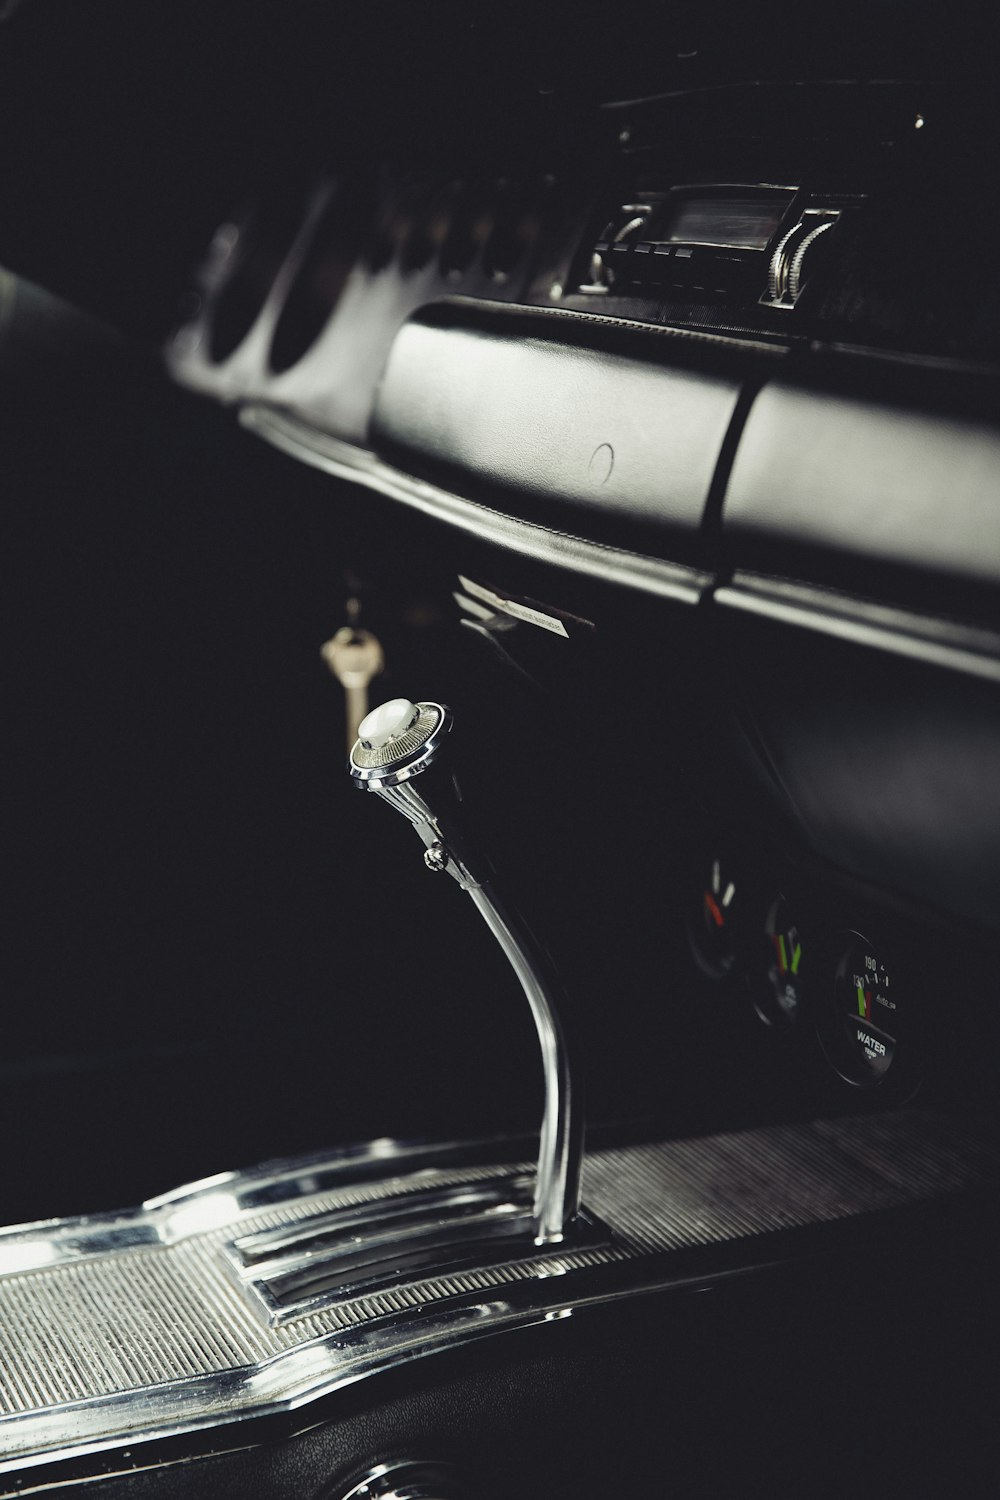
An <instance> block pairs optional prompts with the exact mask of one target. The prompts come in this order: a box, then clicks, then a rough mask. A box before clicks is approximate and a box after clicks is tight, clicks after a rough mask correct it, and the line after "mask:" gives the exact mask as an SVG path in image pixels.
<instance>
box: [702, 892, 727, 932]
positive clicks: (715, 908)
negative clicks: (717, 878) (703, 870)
mask: <svg viewBox="0 0 1000 1500" xmlns="http://www.w3.org/2000/svg"><path fill="white" fill-rule="evenodd" d="M705 905H706V906H707V907H708V909H709V911H710V912H711V913H712V917H713V919H714V921H715V925H716V927H723V926H725V921H726V919H725V917H724V916H723V915H722V913H721V911H720V910H719V904H718V902H717V901H716V900H715V899H714V897H713V896H711V895H710V894H709V892H708V891H706V892H705Z"/></svg>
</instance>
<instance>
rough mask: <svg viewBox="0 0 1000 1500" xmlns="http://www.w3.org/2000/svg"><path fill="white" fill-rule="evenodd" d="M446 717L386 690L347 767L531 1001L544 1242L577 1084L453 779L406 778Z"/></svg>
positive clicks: (564, 1206)
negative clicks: (443, 874)
mask: <svg viewBox="0 0 1000 1500" xmlns="http://www.w3.org/2000/svg"><path fill="white" fill-rule="evenodd" d="M452 723H453V715H452V713H451V710H450V709H448V708H446V707H445V706H444V705H443V704H441V703H411V702H410V701H409V699H406V698H393V699H392V700H391V701H390V702H388V703H383V704H382V705H381V706H380V707H378V708H376V709H374V710H373V711H372V712H371V713H370V714H368V715H367V717H366V718H365V719H363V720H362V722H361V725H360V729H359V734H358V739H357V741H356V742H355V744H354V747H353V749H352V750H351V757H350V772H351V777H352V779H353V781H354V783H355V785H356V786H359V787H362V788H363V789H365V790H367V791H370V792H376V793H377V794H378V796H380V797H381V798H382V800H383V801H385V802H388V803H389V804H390V805H391V806H392V807H395V808H396V809H397V811H399V812H401V813H402V814H403V816H404V817H405V818H407V819H408V821H409V822H410V823H412V824H413V826H414V828H415V829H416V830H417V833H418V834H419V835H420V837H421V839H422V840H423V843H424V845H425V849H424V861H425V863H426V864H427V866H428V868H429V869H432V870H438V871H445V870H446V871H447V872H448V874H449V875H451V876H452V877H453V878H454V879H455V880H457V882H458V884H459V885H460V886H461V887H462V889H463V890H464V891H468V893H469V895H470V896H471V898H472V900H473V902H474V903H475V905H476V906H477V907H478V908H479V911H480V913H481V915H482V917H483V920H484V921H485V922H486V925H487V926H488V927H489V929H490V931H491V932H492V933H493V936H494V937H495V938H496V940H497V942H498V943H499V944H500V947H501V948H502V949H503V951H504V954H505V956H506V958H507V960H508V962H509V963H510V965H511V967H512V969H513V970H514V973H515V974H516V975H517V978H518V981H519V982H520V985H521V988H522V989H523V991H524V993H525V996H526V997H527V1000H528V1004H529V1005H530V1006H531V1014H532V1016H533V1018H534V1022H535V1028H536V1030H537V1032H538V1041H539V1045H540V1047H541V1053H542V1068H543V1072H544V1077H545V1108H544V1112H543V1115H542V1128H541V1140H540V1142H539V1151H538V1172H537V1179H536V1184H535V1198H534V1208H533V1217H534V1229H535V1242H536V1243H537V1244H550V1243H553V1242H558V1241H559V1240H562V1239H563V1238H564V1237H565V1235H566V1232H567V1229H568V1227H569V1225H570V1223H571V1222H572V1220H573V1219H574V1218H575V1216H576V1214H577V1211H578V1209H579V1206H580V1168H581V1161H582V1155H583V1115H582V1110H581V1109H580V1100H579V1098H578V1097H577V1095H578V1086H577V1084H576V1082H575V1081H574V1079H573V1077H572V1069H571V1065H570V1056H569V1048H568V1046H567V1042H566V1037H565V1034H564V1032H563V1028H562V1024H561V1022H560V1019H559V1013H558V1009H557V1006H556V998H555V997H556V991H557V985H556V983H555V981H554V978H553V976H552V975H551V973H550V971H549V970H550V966H549V963H548V960H547V958H546V957H545V955H544V953H543V951H542V949H541V948H540V947H539V946H538V944H537V943H536V942H535V940H534V939H533V938H532V937H531V934H530V933H529V931H528V929H527V927H526V926H525V924H524V922H523V921H522V920H521V918H520V917H519V916H518V914H517V912H516V911H515V910H514V909H513V908H512V907H509V906H505V905H504V903H503V902H502V901H501V900H500V898H499V897H498V896H497V893H496V891H495V890H494V889H493V885H492V882H491V879H490V876H491V873H492V872H491V870H490V866H489V864H488V863H487V861H486V860H485V859H484V858H483V857H482V856H481V855H479V854H478V852H477V851H476V850H474V849H473V848H471V847H470V844H469V840H468V836H467V834H466V832H465V829H464V828H463V826H462V823H461V820H460V818H459V817H458V816H457V813H458V797H457V795H456V794H455V785H454V782H452V783H451V786H450V789H449V788H448V787H447V786H446V787H445V788H444V790H443V795H442V796H440V797H439V796H435V797H434V803H435V805H434V806H432V805H431V803H430V802H428V800H427V798H426V797H425V796H424V795H423V794H422V792H420V791H418V790H417V789H416V787H415V786H414V785H413V784H412V783H413V781H414V780H415V779H416V777H418V776H420V775H422V774H423V773H424V772H425V771H427V770H428V769H429V768H430V767H431V766H432V765H434V764H436V763H438V762H439V757H440V754H441V751H442V748H443V746H444V743H445V741H446V740H447V737H448V734H449V732H450V730H451V727H452ZM430 779H431V780H433V779H434V778H430ZM423 786H424V787H425V788H426V787H427V783H424V784H423Z"/></svg>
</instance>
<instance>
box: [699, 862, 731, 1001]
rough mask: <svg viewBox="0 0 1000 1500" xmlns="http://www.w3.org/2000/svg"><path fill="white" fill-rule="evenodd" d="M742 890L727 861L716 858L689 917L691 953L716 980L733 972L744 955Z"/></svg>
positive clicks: (701, 966)
mask: <svg viewBox="0 0 1000 1500" xmlns="http://www.w3.org/2000/svg"><path fill="white" fill-rule="evenodd" d="M738 890H739V886H738V883H737V879H736V877H735V875H734V873H733V871H732V870H731V869H730V868H729V866H728V865H727V864H726V863H725V861H723V860H722V859H721V858H717V859H713V860H712V861H711V863H710V865H709V867H708V870H707V871H706V878H705V880H704V882H703V885H702V889H701V891H700V892H699V895H698V899H697V902H696V904H695V906H694V910H693V911H690V912H689V915H688V921H687V929H688V937H689V938H690V941H691V951H692V953H693V954H694V957H695V961H696V962H697V964H698V967H699V968H700V969H702V970H703V972H704V973H706V974H708V975H709V976H710V977H711V978H712V979H723V978H725V976H726V975H727V974H729V973H731V971H732V970H733V968H734V967H735V966H736V962H737V959H738V957H739V955H740V950H741V943H740V939H739V925H738V923H739V909H740V908H739V898H738Z"/></svg>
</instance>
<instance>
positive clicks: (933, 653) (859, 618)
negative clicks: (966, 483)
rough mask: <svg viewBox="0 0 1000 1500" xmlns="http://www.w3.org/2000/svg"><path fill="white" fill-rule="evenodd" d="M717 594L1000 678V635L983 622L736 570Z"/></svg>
mask: <svg viewBox="0 0 1000 1500" xmlns="http://www.w3.org/2000/svg"><path fill="white" fill-rule="evenodd" d="M712 597H713V599H714V602H715V603H716V604H718V605H719V606H720V607H721V608H723V609H735V610H741V611H743V612H744V613H746V614H753V615H759V616H761V617H763V618H764V619H767V620H775V621H778V622H780V623H781V624H783V625H793V626H797V627H798V628H799V629H802V630H812V631H817V632H819V633H820V634H821V635H827V636H832V637H833V638H834V639H837V640H843V641H848V642H850V643H851V644H853V645H858V646H869V647H874V648H875V649H877V650H880V651H891V652H893V653H894V654H895V655H897V656H907V657H910V658H912V659H913V660H915V661H920V662H926V663H928V664H929V665H932V666H938V667H944V668H946V669H947V670H949V671H952V672H962V673H965V674H967V675H970V676H973V677H983V678H985V679H986V680H987V681H989V682H1000V635H997V633H996V632H994V631H990V630H985V629H982V628H981V627H977V626H974V625H965V624H962V623H960V622H958V621H953V620H945V619H943V618H941V617H940V616H936V615H920V614H916V613H915V612H914V611H912V610H906V609H902V608H894V607H892V606H890V605H884V604H877V603H873V602H872V601H870V600H865V599H852V598H851V597H850V596H849V595H846V594H840V593H837V592H836V591H835V590H833V589H824V588H822V587H820V586H810V585H808V584H796V583H786V582H784V581H783V580H781V579H771V578H765V577H763V576H762V575H760V574H756V573H744V572H737V573H735V574H734V575H733V580H732V582H731V583H730V584H727V585H725V586H723V587H721V588H717V589H716V590H715V591H714V593H713V595H712Z"/></svg>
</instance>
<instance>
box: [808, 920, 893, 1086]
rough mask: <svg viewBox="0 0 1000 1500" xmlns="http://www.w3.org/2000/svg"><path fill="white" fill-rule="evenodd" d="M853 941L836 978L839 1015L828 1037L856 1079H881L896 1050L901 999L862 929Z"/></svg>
mask: <svg viewBox="0 0 1000 1500" xmlns="http://www.w3.org/2000/svg"><path fill="white" fill-rule="evenodd" d="M847 939H848V941H847V945H846V947H845V949H844V951H843V953H842V955H841V958H840V962H839V963H838V965H837V971H836V975H835V978H834V983H833V1015H832V1017H831V1018H830V1020H829V1022H828V1025H827V1027H826V1028H825V1030H826V1033H827V1034H826V1036H825V1037H824V1042H825V1045H826V1047H827V1051H828V1053H829V1055H830V1059H831V1061H832V1062H833V1064H834V1066H835V1067H836V1069H837V1071H838V1072H839V1073H840V1074H841V1075H842V1076H843V1077H844V1078H846V1079H848V1081H849V1082H851V1083H856V1084H859V1085H861V1086H868V1087H870V1086H871V1085H872V1084H876V1083H880V1082H881V1081H882V1079H883V1078H884V1077H885V1075H886V1073H888V1071H889V1069H890V1068H891V1067H892V1064H893V1061H894V1059H895V1056H896V1051H897V1046H898V1038H899V1021H900V999H901V996H900V994H899V992H898V989H897V988H896V987H895V986H894V985H893V981H892V974H891V972H890V969H889V966H888V965H887V963H886V962H885V959H884V958H883V956H882V955H881V954H880V953H879V952H878V951H877V950H876V949H875V948H874V947H873V945H872V944H871V943H869V942H868V941H867V939H866V938H864V937H862V936H861V934H860V933H857V932H854V933H849V934H847Z"/></svg>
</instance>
